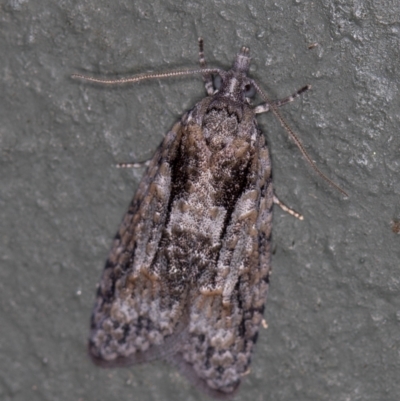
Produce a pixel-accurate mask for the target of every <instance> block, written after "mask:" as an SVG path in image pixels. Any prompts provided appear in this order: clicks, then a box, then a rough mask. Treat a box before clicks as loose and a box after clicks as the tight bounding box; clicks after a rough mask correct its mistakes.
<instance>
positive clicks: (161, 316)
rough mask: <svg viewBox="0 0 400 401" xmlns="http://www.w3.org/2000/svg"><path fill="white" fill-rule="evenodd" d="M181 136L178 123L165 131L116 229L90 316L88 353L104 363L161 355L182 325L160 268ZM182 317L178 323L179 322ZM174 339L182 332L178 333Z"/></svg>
mask: <svg viewBox="0 0 400 401" xmlns="http://www.w3.org/2000/svg"><path fill="white" fill-rule="evenodd" d="M181 134H182V129H181V124H180V123H177V124H175V126H174V127H173V128H172V130H171V131H170V132H169V133H168V134H167V135H166V137H165V139H164V141H163V142H162V144H161V145H160V146H159V148H158V150H157V151H156V153H155V155H154V157H153V158H152V160H151V162H150V165H149V167H148V169H147V172H146V173H145V175H144V176H143V178H142V180H141V183H140V185H139V188H138V190H137V192H136V194H135V196H134V198H133V200H132V202H131V204H130V207H129V209H128V211H127V213H126V214H125V216H124V218H123V220H122V223H121V225H120V228H119V231H118V232H117V234H116V236H115V239H114V242H113V246H112V249H111V251H110V254H109V257H108V260H107V262H106V266H105V270H104V272H103V275H102V278H101V281H100V285H99V288H98V291H97V297H96V302H95V306H94V310H93V314H92V318H91V332H90V338H89V354H90V356H91V357H92V359H93V361H94V362H95V363H96V364H98V365H100V366H104V367H112V366H121V365H127V364H131V363H138V362H144V361H148V360H151V359H155V358H157V357H160V356H161V354H162V353H163V352H164V351H163V350H162V349H161V344H163V347H162V348H163V349H164V350H165V349H168V348H169V349H170V352H172V349H173V347H172V346H173V344H172V342H171V346H170V347H168V340H167V337H168V336H169V335H171V334H172V333H173V332H174V333H177V332H179V325H183V322H182V320H184V319H183V316H182V314H181V309H182V307H181V305H179V304H177V303H175V304H173V303H171V301H168V299H169V297H168V288H166V287H165V286H163V283H162V279H161V276H160V271H158V270H157V267H155V264H154V260H155V258H156V256H157V255H156V254H157V250H158V249H159V243H160V240H161V237H162V233H163V230H162V227H164V226H165V222H166V219H167V217H168V204H169V198H170V196H171V193H170V192H171V185H170V183H171V163H173V160H174V158H175V157H176V153H177V147H178V145H179V142H180V137H181ZM179 318H180V320H181V322H180V323H179V322H178V320H179ZM173 337H174V343H175V342H176V341H177V338H176V337H177V335H174V336H173Z"/></svg>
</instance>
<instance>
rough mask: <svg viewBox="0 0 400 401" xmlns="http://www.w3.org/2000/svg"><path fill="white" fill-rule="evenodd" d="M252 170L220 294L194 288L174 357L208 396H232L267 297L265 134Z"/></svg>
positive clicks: (226, 244) (233, 226)
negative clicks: (182, 337) (181, 340)
mask: <svg viewBox="0 0 400 401" xmlns="http://www.w3.org/2000/svg"><path fill="white" fill-rule="evenodd" d="M256 148H257V149H258V150H257V152H256V156H255V157H254V160H253V162H252V166H251V169H250V171H249V177H250V179H251V185H250V186H248V188H247V189H246V190H245V191H244V192H243V194H242V195H241V197H240V198H239V200H238V202H237V204H236V206H235V210H234V212H233V214H232V219H231V222H230V224H229V226H228V228H227V232H226V236H225V237H224V241H223V243H222V248H221V251H220V258H219V261H218V277H217V287H219V290H220V291H219V292H220V293H219V294H215V291H214V294H212V293H210V292H208V293H207V291H202V290H201V289H200V290H199V289H193V290H192V292H191V294H190V299H191V304H190V306H189V308H190V324H189V327H188V329H187V332H186V336H187V337H186V340H185V342H184V344H183V345H182V347H181V349H180V350H179V352H178V353H177V354H175V355H174V356H173V357H172V358H171V359H172V362H173V363H175V364H176V365H178V367H179V368H180V370H181V372H182V374H183V375H185V376H186V377H187V378H188V379H189V380H190V381H191V382H192V383H193V384H195V385H196V386H197V387H200V388H201V389H202V390H203V391H205V392H206V393H208V394H209V395H211V396H213V397H217V398H229V397H230V396H232V394H233V393H234V392H235V390H236V389H237V388H238V386H239V384H240V380H241V377H242V376H243V375H245V374H246V372H247V371H248V367H249V364H250V358H251V351H252V348H253V346H254V344H255V342H256V340H257V335H258V329H259V326H260V323H261V320H262V316H263V311H264V303H265V301H266V297H267V290H268V276H269V272H270V269H271V264H270V237H271V219H272V206H273V189H272V184H271V165H270V158H269V154H268V149H267V147H266V145H265V141H264V138H263V137H262V136H260V137H259V138H258V144H256Z"/></svg>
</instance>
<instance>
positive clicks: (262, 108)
mask: <svg viewBox="0 0 400 401" xmlns="http://www.w3.org/2000/svg"><path fill="white" fill-rule="evenodd" d="M309 89H311V85H306V86H303V87H302V88H301V89H299V90H298V91H297V92H295V93H293V95H290V96H288V97H285V98H284V99H281V100H274V101H273V102H272V103H273V104H274V105H275V106H276V107H281V106H284V105H285V104H288V103H291V102H293V100H295V99H296V98H297V97H299V96H300V95H302V94H303V93H304V92H307V91H308V90H309ZM270 108H271V106H270V104H269V103H263V104H260V105H258V106H257V107H256V108H255V109H254V112H255V113H256V114H260V113H266V112H268V111H269V109H270Z"/></svg>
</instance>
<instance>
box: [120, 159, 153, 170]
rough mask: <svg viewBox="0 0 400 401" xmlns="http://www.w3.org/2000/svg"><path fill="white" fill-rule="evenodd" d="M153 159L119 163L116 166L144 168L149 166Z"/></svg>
mask: <svg viewBox="0 0 400 401" xmlns="http://www.w3.org/2000/svg"><path fill="white" fill-rule="evenodd" d="M151 160H152V159H149V160H146V161H144V162H137V163H117V164H116V165H115V166H116V167H117V168H142V167H149V166H150V163H151Z"/></svg>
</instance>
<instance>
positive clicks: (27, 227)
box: [0, 0, 400, 401]
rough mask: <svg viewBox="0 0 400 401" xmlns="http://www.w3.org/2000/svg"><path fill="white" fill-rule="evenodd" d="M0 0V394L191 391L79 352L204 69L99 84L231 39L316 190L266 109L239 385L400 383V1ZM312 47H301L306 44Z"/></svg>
mask: <svg viewBox="0 0 400 401" xmlns="http://www.w3.org/2000/svg"><path fill="white" fill-rule="evenodd" d="M151 3H152V4H149V2H148V1H147V0H138V1H132V0H123V1H119V0H117V1H104V0H100V1H99V0H97V1H92V0H85V1H81V2H77V1H71V0H65V1H57V2H55V1H49V0H42V1H40V2H35V1H26V0H25V1H24V0H8V1H7V0H6V1H4V0H2V1H1V3H0V32H1V34H0V53H1V59H0V93H1V96H0V121H1V123H0V151H1V159H0V163H1V173H0V188H1V194H0V219H1V226H0V229H1V233H0V241H1V242H0V244H1V245H0V246H1V252H0V256H1V267H0V305H1V310H0V332H1V334H0V372H1V374H0V399H1V400H5V401H11V400H15V401H25V400H29V401H36V400H49V401H58V400H59V401H64V400H65V401H67V400H68V401H71V400H75V401H78V400H79V401H100V400H101V401H109V400H119V401H124V400H129V401H130V400H140V401H147V400H203V399H206V397H204V396H203V395H201V394H199V393H198V392H197V390H195V389H193V388H192V387H190V386H189V385H188V384H187V383H186V381H185V380H184V379H182V378H181V377H180V376H179V375H178V373H177V372H176V371H175V370H174V369H171V368H169V367H168V366H167V365H165V364H163V363H161V362H155V363H152V364H147V365H143V366H136V367H132V368H128V369H119V370H118V369H117V370H101V369H99V368H96V367H94V366H92V364H91V363H90V361H89V360H88V358H87V356H86V338H87V334H88V323H89V316H90V313H91V308H92V303H93V300H94V292H95V285H96V281H97V280H98V279H99V277H100V274H101V271H102V269H103V263H104V261H105V258H106V255H107V252H108V249H109V247H110V245H111V239H112V236H113V235H114V233H115V231H116V229H117V227H118V224H119V222H120V219H121V218H122V216H123V214H124V212H125V210H126V208H127V205H128V203H129V201H130V199H131V197H132V196H133V193H134V190H135V188H136V186H137V184H138V181H139V179H140V176H141V173H142V172H141V171H131V170H124V171H121V170H117V169H116V168H114V167H113V165H114V164H115V163H117V162H122V161H130V160H145V159H148V158H149V157H150V156H151V155H152V153H153V151H154V150H155V148H156V147H157V145H158V143H159V142H160V141H161V139H162V136H163V134H164V133H165V132H166V131H167V130H168V129H169V128H170V127H171V126H172V125H173V123H174V122H175V121H176V120H177V119H178V118H179V116H180V115H181V114H182V113H183V112H184V111H185V110H187V109H190V108H191V107H192V106H193V105H194V103H195V102H196V101H198V100H199V99H200V98H201V97H203V95H204V89H203V85H202V81H201V79H200V77H189V78H183V79H178V80H165V81H161V82H159V81H153V82H144V83H141V84H138V85H131V86H126V87H116V88H115V87H114V88H105V87H102V86H96V85H90V84H85V83H81V82H77V81H73V80H71V79H70V78H69V76H70V74H71V73H73V72H89V73H92V74H98V75H107V74H110V75H112V76H115V74H116V73H120V74H122V75H128V74H133V73H138V72H145V71H148V70H153V71H154V70H157V71H162V70H165V69H171V68H179V67H192V66H193V67H195V66H197V57H198V56H197V37H198V36H200V35H202V36H203V37H204V39H205V46H206V56H207V58H208V61H209V64H210V65H214V66H218V67H229V66H230V65H231V62H232V60H233V58H234V56H235V54H236V53H237V51H238V50H239V48H240V46H242V45H248V46H250V48H251V52H252V56H253V64H252V77H253V78H255V79H257V80H258V81H259V82H260V84H261V85H262V87H263V88H265V90H267V92H268V93H269V94H270V96H271V97H272V98H279V97H284V96H286V95H288V94H290V93H292V92H293V91H294V90H296V89H298V88H300V87H301V86H303V85H305V84H311V85H312V86H313V90H312V91H311V92H310V93H308V94H306V95H305V96H304V97H303V98H302V99H301V100H298V101H296V103H293V104H291V105H288V106H287V107H286V108H285V110H283V112H284V114H285V116H286V117H287V119H288V120H289V122H290V124H291V125H292V127H293V128H294V129H295V131H296V132H297V133H298V134H299V136H300V137H301V139H302V141H303V143H304V144H305V146H306V148H307V150H308V151H309V153H310V154H311V156H312V157H313V159H314V160H315V161H316V162H317V164H318V166H319V167H320V168H321V170H323V171H324V172H325V173H326V174H327V175H328V176H329V177H331V178H332V179H333V180H334V181H336V182H337V183H339V184H340V185H341V186H342V187H343V188H344V189H345V190H346V191H348V192H349V194H350V198H349V199H348V200H343V199H342V197H341V195H340V194H339V193H337V192H336V191H334V190H332V189H331V188H330V187H329V186H327V185H326V184H325V183H324V182H323V181H322V180H321V179H320V178H319V177H317V176H316V175H315V174H314V173H313V172H312V170H311V168H310V167H309V166H308V165H307V164H306V162H305V161H304V160H303V158H302V156H301V155H300V153H299V151H298V150H297V148H296V147H295V146H294V145H293V143H292V142H291V140H289V139H288V138H287V134H286V133H285V132H284V131H283V130H282V129H281V128H280V126H279V123H278V122H277V121H276V120H275V119H274V117H273V116H272V115H263V116H261V117H260V118H259V121H260V125H261V127H262V128H263V130H264V132H265V134H266V136H267V138H268V141H269V144H270V148H271V155H272V160H273V166H274V177H275V187H276V191H277V193H278V194H279V196H280V198H281V199H282V200H283V201H285V202H286V203H287V204H288V205H290V206H291V207H293V208H295V209H296V210H298V211H300V212H302V213H303V214H304V216H305V220H304V221H302V222H301V221H298V220H296V219H294V218H292V217H291V216H289V215H287V214H285V213H283V212H282V211H281V210H279V209H278V208H277V209H276V210H275V219H274V231H273V233H274V256H273V266H274V272H273V276H272V284H271V291H270V297H269V300H268V302H267V309H266V315H265V318H266V320H267V322H268V329H267V330H264V329H262V330H261V333H260V338H259V342H258V345H257V347H256V352H255V354H254V358H253V364H252V371H251V374H250V375H249V376H247V377H246V378H245V380H244V383H243V386H242V388H241V391H240V393H239V395H238V397H237V400H282V401H283V400H285V401H291V400H307V401H314V400H315V401H328V400H335V401H347V400H351V401H356V400H362V401H369V400H371V401H397V400H398V399H399V397H400V381H399V377H400V361H399V360H400V327H399V325H400V295H399V294H400V269H399V267H400V263H399V259H400V246H399V243H400V236H399V235H398V234H395V233H393V232H392V230H391V221H392V220H393V219H399V218H400V202H399V196H400V182H399V168H400V135H399V126H400V108H399V95H398V89H399V83H398V76H399V65H400V57H399V48H400V47H399V45H400V43H399V42H400V40H399V35H400V17H399V16H400V3H399V2H398V1H397V0H382V1H373V0H369V1H364V2H362V1H350V0H342V1H340V0H332V1H327V0H316V1H313V2H311V1H300V0H297V1H295V0H293V1H292V0H291V1H270V0H264V1H248V2H246V1H243V2H238V1H233V0H221V1H218V0H214V1H209V0H204V1H202V2H196V1H192V0H189V1H181V0H162V1H161V0H156V1H153V2H151ZM315 42H317V43H318V44H319V45H318V46H317V47H315V48H313V49H308V46H309V45H310V44H312V43H315Z"/></svg>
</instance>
